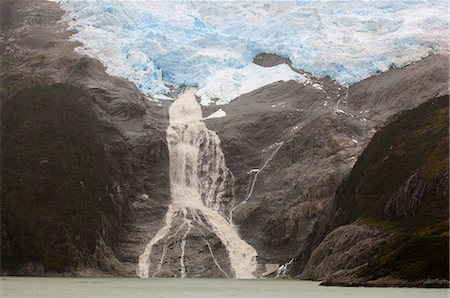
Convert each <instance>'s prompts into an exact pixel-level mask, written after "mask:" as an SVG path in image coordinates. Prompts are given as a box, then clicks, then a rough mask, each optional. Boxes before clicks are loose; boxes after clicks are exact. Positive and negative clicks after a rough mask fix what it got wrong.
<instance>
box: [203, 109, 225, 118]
mask: <svg viewBox="0 0 450 298" xmlns="http://www.w3.org/2000/svg"><path fill="white" fill-rule="evenodd" d="M226 115H227V113H226V112H225V111H224V110H222V109H220V110H218V111H216V112H214V113H212V114H211V115H209V116H208V117H206V118H205V119H213V118H222V117H225V116H226Z"/></svg>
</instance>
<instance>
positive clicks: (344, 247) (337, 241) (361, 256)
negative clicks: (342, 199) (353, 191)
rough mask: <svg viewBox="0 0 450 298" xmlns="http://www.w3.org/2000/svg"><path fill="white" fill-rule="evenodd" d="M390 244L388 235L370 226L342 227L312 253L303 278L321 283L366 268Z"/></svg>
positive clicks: (328, 236)
mask: <svg viewBox="0 0 450 298" xmlns="http://www.w3.org/2000/svg"><path fill="white" fill-rule="evenodd" d="M387 241H388V235H387V234H386V233H384V232H382V231H379V230H377V229H376V228H374V227H371V226H367V225H359V224H357V223H356V224H351V225H346V226H340V227H338V228H336V229H334V230H333V231H332V232H330V233H329V234H328V235H327V236H326V237H325V239H324V240H323V241H322V242H321V243H320V244H319V246H317V248H316V249H315V250H314V251H313V253H312V254H311V257H310V258H309V260H308V263H307V264H306V267H305V269H304V270H303V271H302V273H301V274H300V278H302V279H312V280H322V279H324V278H326V277H328V276H330V275H331V274H333V273H335V272H337V271H340V270H345V269H353V268H356V267H359V266H361V265H364V264H366V263H367V262H369V260H370V259H372V258H373V257H374V256H376V255H378V254H379V253H380V251H381V249H382V248H383V247H384V245H385V244H386V243H387Z"/></svg>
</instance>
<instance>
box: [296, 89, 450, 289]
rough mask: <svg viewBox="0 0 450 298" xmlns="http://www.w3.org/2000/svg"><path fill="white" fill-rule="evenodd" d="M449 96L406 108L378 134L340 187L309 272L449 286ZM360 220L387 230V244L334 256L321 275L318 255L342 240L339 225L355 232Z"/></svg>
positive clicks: (354, 280)
mask: <svg viewBox="0 0 450 298" xmlns="http://www.w3.org/2000/svg"><path fill="white" fill-rule="evenodd" d="M448 100H449V98H448V96H444V97H439V98H436V99H432V100H430V101H427V102H426V103H424V104H422V105H420V106H419V107H417V108H415V109H413V110H410V111H405V112H401V113H399V114H397V115H396V116H394V117H393V119H391V120H390V122H389V123H388V124H387V125H386V126H385V127H383V128H382V129H381V130H380V131H379V132H377V133H376V134H375V136H374V137H373V139H372V141H371V142H370V144H369V145H368V146H367V148H366V149H365V150H364V152H363V153H362V154H361V156H360V158H359V159H358V161H357V163H356V164H355V166H354V168H353V169H352V171H351V173H350V175H349V176H348V177H347V178H346V179H345V181H344V182H343V183H342V185H341V186H340V187H339V189H338V191H337V193H336V196H335V199H334V202H333V203H334V210H335V213H334V214H335V217H334V218H333V219H331V224H330V225H331V226H332V228H331V229H330V233H329V234H328V235H327V236H326V237H325V239H324V240H323V241H322V243H321V244H320V245H319V246H318V247H317V248H316V249H315V250H314V252H313V253H312V255H311V258H310V260H309V262H308V264H307V265H306V267H305V270H304V271H303V272H302V276H303V277H304V278H313V277H314V276H316V278H317V277H319V278H321V279H325V280H326V281H325V284H327V285H333V284H353V285H357V284H372V285H377V284H380V285H383V284H395V283H399V284H405V285H415V284H424V283H426V282H424V280H432V279H440V280H447V284H448V269H449V268H448V262H449V253H448V248H449V245H448V241H449V238H448V237H449V234H448V227H449V215H448V208H449V198H448V195H449V185H448V161H449V155H448V150H449V147H448V142H449V134H448V119H449V118H448V117H449V116H448ZM361 225H364V226H368V227H371V229H372V230H378V231H379V233H382V234H385V235H389V237H388V238H389V240H387V239H386V238H384V240H385V241H384V242H383V243H386V241H387V244H385V245H384V244H382V245H379V247H378V249H377V250H376V251H374V252H372V253H371V254H369V255H365V256H362V257H360V260H359V262H358V263H357V264H349V263H348V262H347V263H346V262H344V263H340V264H338V263H336V262H338V259H339V255H335V256H334V257H331V258H329V259H328V261H327V262H329V263H333V262H334V263H335V264H334V265H329V266H328V267H331V268H332V269H333V270H329V271H327V272H322V275H321V274H319V273H318V272H317V269H316V268H317V266H318V265H319V264H320V263H321V262H322V260H320V258H318V256H319V255H323V252H324V250H325V249H331V250H333V248H335V247H336V245H337V243H338V241H339V239H338V238H337V237H336V236H334V234H335V233H336V232H335V231H337V230H338V229H342V227H344V226H345V227H347V230H348V235H350V234H352V233H354V232H355V227H357V226H361ZM352 226H353V229H351V228H349V227H352ZM371 238H372V239H373V236H368V235H366V236H365V239H371ZM357 244H358V242H354V244H349V248H348V249H352V247H354V246H356V245H357ZM362 251H363V250H362V249H360V250H359V251H358V250H356V251H355V252H354V258H357V256H358V254H359V255H361V253H362ZM366 262H368V264H367V265H364V263H366ZM360 265H363V266H361V267H358V266H360ZM321 266H323V264H321ZM341 269H346V270H344V271H341V272H338V271H339V270H341ZM336 272H337V273H336ZM332 273H334V274H332ZM392 279H395V280H397V281H392ZM438 283H439V282H438Z"/></svg>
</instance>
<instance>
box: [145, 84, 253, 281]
mask: <svg viewBox="0 0 450 298" xmlns="http://www.w3.org/2000/svg"><path fill="white" fill-rule="evenodd" d="M195 93H196V89H195V88H187V89H186V90H185V92H184V93H182V94H181V95H180V96H179V97H178V99H177V100H176V101H175V102H174V103H173V104H172V105H171V106H170V108H169V120H170V125H169V127H168V129H167V143H168V147H169V158H170V188H171V204H170V205H169V207H168V210H167V213H166V215H165V219H164V224H163V226H162V227H161V228H160V229H159V231H158V232H157V233H156V234H155V236H154V237H153V238H152V239H151V240H150V242H149V243H148V244H147V245H146V247H145V250H144V252H143V253H142V255H141V256H140V257H139V265H138V269H137V274H138V276H139V277H144V278H145V277H149V276H150V273H151V272H153V275H154V274H155V273H157V272H159V271H161V268H162V265H163V264H164V259H165V258H166V254H167V247H168V245H167V244H166V245H162V247H163V248H162V249H160V251H161V253H160V255H158V257H159V262H158V263H157V264H155V262H153V263H152V258H153V259H154V258H155V257H154V254H155V253H154V252H153V253H152V250H153V249H154V247H155V245H157V244H158V243H165V242H168V240H170V239H169V238H173V237H178V238H177V243H178V242H179V243H180V248H181V252H180V256H179V259H180V261H179V269H178V270H179V274H180V275H179V276H181V277H186V276H189V268H187V267H186V262H185V259H186V258H187V256H186V249H187V248H188V247H189V245H190V244H189V240H190V239H189V236H190V233H192V231H193V230H195V229H197V230H198V231H200V233H201V234H202V235H203V236H204V235H205V234H204V233H205V232H207V233H212V234H214V235H215V236H216V237H217V238H219V239H220V242H221V243H222V245H223V246H224V247H225V249H226V252H227V255H228V260H227V261H228V262H229V264H230V269H231V271H232V272H230V273H231V274H232V276H234V277H236V278H254V277H255V276H254V275H253V273H254V272H255V270H256V265H257V263H256V256H257V252H256V250H255V249H254V248H253V247H252V246H250V245H249V244H248V243H246V242H245V241H244V240H242V239H241V238H240V236H239V233H238V231H237V228H236V227H235V226H234V225H233V224H232V223H231V222H230V221H229V220H228V217H227V216H226V212H227V207H226V206H227V205H228V203H229V202H230V201H231V200H232V197H233V192H232V187H233V175H232V174H231V172H230V171H229V170H228V168H227V167H226V164H225V158H224V155H223V152H222V150H221V148H220V140H219V138H218V136H217V134H216V133H215V132H213V131H211V130H208V129H207V128H206V125H205V124H204V123H203V121H202V119H203V117H202V111H201V108H200V105H199V104H198V103H197V100H196V98H195ZM181 231H184V233H181V235H182V236H178V234H179V233H180V232H181ZM171 233H172V234H171ZM180 237H181V238H180ZM204 239H205V241H206V237H204ZM206 243H207V247H208V253H209V254H210V257H211V258H212V259H213V262H214V263H213V264H215V266H217V269H218V270H219V271H220V272H222V273H223V276H226V277H228V276H229V274H227V273H226V272H225V271H224V269H223V268H222V267H221V266H220V265H219V260H217V257H216V256H215V254H214V252H213V248H212V247H211V245H210V244H209V243H208V242H207V241H206ZM152 256H153V257H152Z"/></svg>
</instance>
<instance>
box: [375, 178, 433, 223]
mask: <svg viewBox="0 0 450 298" xmlns="http://www.w3.org/2000/svg"><path fill="white" fill-rule="evenodd" d="M424 191H425V190H424V185H422V183H421V179H420V177H419V176H418V175H417V173H416V174H413V175H412V176H411V177H409V179H408V181H406V183H405V184H404V185H403V186H402V188H401V189H400V190H399V191H398V193H397V194H396V195H395V196H394V197H392V199H390V200H389V201H388V202H387V203H386V206H385V207H384V216H385V217H386V218H389V219H396V218H399V217H404V216H408V215H414V213H415V211H416V208H417V207H418V206H419V204H420V202H421V201H422V197H423V195H424Z"/></svg>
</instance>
